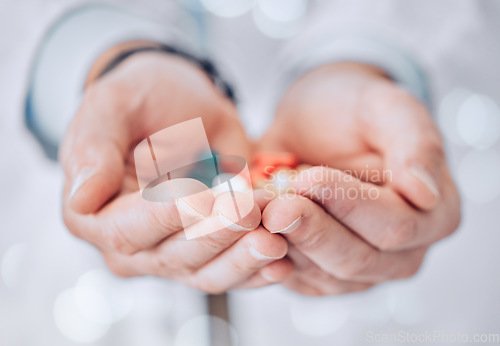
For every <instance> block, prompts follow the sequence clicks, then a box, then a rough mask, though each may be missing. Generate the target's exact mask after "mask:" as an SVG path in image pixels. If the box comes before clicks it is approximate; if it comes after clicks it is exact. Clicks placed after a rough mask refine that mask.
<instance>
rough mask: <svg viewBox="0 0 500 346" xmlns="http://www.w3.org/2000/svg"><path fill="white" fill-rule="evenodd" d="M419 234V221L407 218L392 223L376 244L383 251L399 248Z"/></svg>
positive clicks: (406, 244) (409, 242)
mask: <svg viewBox="0 0 500 346" xmlns="http://www.w3.org/2000/svg"><path fill="white" fill-rule="evenodd" d="M416 235H417V222H416V220H415V219H413V218H405V219H402V220H400V221H397V222H395V223H393V224H390V225H389V226H388V227H387V228H386V229H385V230H384V232H383V234H382V236H381V239H380V241H379V242H378V244H376V246H377V247H378V248H379V249H380V250H382V251H391V250H399V249H401V248H404V247H406V246H408V245H409V244H411V243H412V242H413V240H414V239H415V237H416Z"/></svg>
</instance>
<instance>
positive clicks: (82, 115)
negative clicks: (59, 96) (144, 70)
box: [60, 94, 129, 214]
mask: <svg viewBox="0 0 500 346" xmlns="http://www.w3.org/2000/svg"><path fill="white" fill-rule="evenodd" d="M117 106H118V105H117V104H116V103H114V102H113V98H112V97H110V98H107V100H103V98H102V96H98V97H95V96H94V95H93V94H92V96H90V97H85V98H84V101H83V102H82V106H81V107H80V109H79V110H78V111H77V113H76V115H75V118H74V119H73V122H72V124H71V126H70V128H69V130H68V132H67V134H66V138H65V140H64V143H63V145H62V147H61V152H60V160H61V163H62V165H63V168H64V171H65V175H66V186H67V188H66V189H65V195H64V199H65V202H66V203H68V204H69V206H70V207H71V208H72V209H73V210H74V211H75V212H78V213H81V214H88V213H94V212H96V211H97V210H99V209H100V208H101V207H102V206H103V205H104V204H105V203H106V201H108V200H109V199H110V198H111V197H112V196H113V195H115V194H116V193H117V192H118V191H119V189H120V187H121V186H122V183H123V176H124V168H125V167H124V162H125V160H124V158H125V154H126V152H127V147H128V142H129V141H128V131H127V129H126V126H125V122H124V121H120V120H119V119H118V118H119V116H120V114H122V113H121V112H119V109H118V107H117Z"/></svg>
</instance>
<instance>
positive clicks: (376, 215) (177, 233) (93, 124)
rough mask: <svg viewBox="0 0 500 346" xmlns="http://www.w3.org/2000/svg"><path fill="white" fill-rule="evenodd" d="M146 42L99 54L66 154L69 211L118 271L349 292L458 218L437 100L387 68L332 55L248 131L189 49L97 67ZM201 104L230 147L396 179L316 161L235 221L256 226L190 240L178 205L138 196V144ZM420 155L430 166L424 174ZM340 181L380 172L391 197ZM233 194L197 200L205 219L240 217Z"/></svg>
mask: <svg viewBox="0 0 500 346" xmlns="http://www.w3.org/2000/svg"><path fill="white" fill-rule="evenodd" d="M144 44H145V43H144V42H128V43H126V44H124V45H119V46H116V47H113V48H112V49H111V50H110V51H108V52H106V53H105V54H103V55H102V56H101V57H100V58H99V59H98V60H97V61H96V63H95V64H94V66H93V67H92V69H91V71H90V73H89V78H88V80H87V84H86V89H85V93H84V98H83V102H82V104H81V106H80V108H79V110H78V111H77V113H76V115H75V117H74V120H73V122H72V124H71V126H70V128H69V129H68V132H67V135H66V137H65V140H64V143H63V145H62V148H61V153H60V159H61V162H62V164H63V167H64V170H65V175H66V182H65V189H64V204H63V215H64V220H65V223H66V225H67V226H68V228H69V230H70V231H71V232H72V233H73V234H75V235H76V236H77V237H79V238H81V239H83V240H85V241H87V242H89V243H92V244H94V245H95V246H96V247H97V248H98V249H99V250H100V251H101V253H102V255H103V257H104V259H105V260H106V262H107V264H108V266H109V268H110V269H111V270H112V271H113V272H114V273H115V274H117V275H120V276H137V275H155V276H160V277H164V278H168V279H173V280H177V281H180V282H183V283H185V284H187V285H190V286H192V287H195V288H198V289H200V290H203V291H206V292H209V293H220V292H224V291H226V290H230V289H234V288H254V287H261V286H266V285H270V284H274V283H278V282H282V283H283V284H284V285H285V286H286V287H288V288H289V289H291V290H294V291H296V292H299V293H301V294H309V295H323V294H341V293H347V292H353V291H359V290H363V289H366V288H369V287H371V286H373V285H374V284H377V283H380V282H382V281H385V280H390V279H397V278H406V277H409V276H411V275H413V274H414V273H415V272H416V270H417V269H418V267H419V266H420V263H421V262H422V259H423V256H424V254H425V252H426V251H427V249H428V247H429V246H430V245H431V244H432V243H434V242H436V241H437V240H439V239H441V238H443V237H445V236H446V235H448V234H450V233H451V232H452V231H453V230H454V229H455V228H456V227H457V225H458V222H459V215H460V213H459V199H458V195H457V193H456V189H455V186H454V184H453V182H452V181H451V178H450V176H449V173H448V169H447V167H446V162H445V158H444V154H443V149H442V143H441V139H440V136H439V132H438V131H437V130H436V128H435V126H434V124H433V122H432V121H431V119H430V117H429V115H428V113H427V111H426V110H425V108H424V107H423V106H422V105H421V104H420V103H418V102H417V101H416V100H415V99H413V98H412V97H411V96H410V95H408V94H406V93H405V92H403V91H402V90H401V89H399V88H397V87H396V86H395V85H394V84H393V83H392V82H391V81H390V80H389V79H388V78H387V77H386V76H385V75H384V74H383V73H382V72H381V71H379V70H377V69H375V68H373V67H370V66H365V65H361V64H332V65H327V66H323V67H321V68H319V69H317V70H314V71H312V72H310V73H309V74H307V75H306V76H304V77H303V78H301V79H299V80H298V81H297V82H296V83H294V84H293V85H292V86H291V87H290V89H289V91H288V92H287V93H286V94H285V95H284V97H283V99H282V100H281V102H280V104H279V107H278V108H277V112H276V118H275V122H274V123H273V125H272V126H271V128H270V129H269V131H268V132H267V133H266V135H265V136H264V137H263V138H262V139H261V140H260V141H259V142H258V143H257V144H255V143H254V144H250V142H249V141H248V140H247V138H246V136H245V132H244V130H243V128H242V126H241V124H240V122H239V120H238V117H237V111H236V109H235V107H234V105H233V104H232V103H231V102H230V101H229V100H227V99H226V98H225V96H224V95H222V94H221V93H220V92H219V91H218V90H217V88H215V87H214V86H213V84H212V82H211V81H210V80H209V79H208V78H207V77H206V75H205V74H204V73H203V72H202V71H201V70H199V69H198V68H197V67H196V66H194V65H192V64H191V63H189V62H186V61H185V60H183V59H181V58H178V57H175V56H169V55H165V54H158V53H141V54H137V55H135V56H133V57H130V58H128V59H127V60H125V61H124V62H122V63H121V64H120V65H119V66H118V67H117V68H116V69H114V70H113V71H111V72H110V73H109V74H107V75H105V76H104V77H102V78H100V79H96V76H97V75H98V74H99V71H100V70H101V69H102V68H103V66H105V65H106V63H107V62H108V61H109V60H110V59H111V58H112V57H113V56H116V54H119V52H120V51H123V50H124V49H128V48H131V47H133V46H134V45H137V46H140V45H144ZM150 44H153V43H150ZM200 115H201V116H202V118H203V123H204V126H205V129H206V132H207V136H208V139H209V142H210V145H211V147H212V148H213V149H214V150H216V151H217V152H219V153H222V154H235V155H240V156H243V157H245V158H247V159H248V158H249V157H250V155H251V153H252V151H253V150H254V149H255V148H257V149H258V150H287V151H290V152H293V153H295V154H297V155H298V156H299V158H300V159H301V160H302V161H305V162H308V163H311V164H313V165H326V166H328V167H335V168H336V169H340V170H345V169H350V170H353V171H362V170H364V169H366V167H367V165H368V166H369V167H370V172H376V171H381V170H384V169H389V170H391V171H392V176H393V180H392V181H390V182H384V183H380V182H377V183H376V184H375V183H371V182H366V181H361V180H359V179H351V180H349V181H345V179H344V178H343V177H344V176H343V175H342V174H344V173H342V172H341V171H339V172H338V173H339V174H334V175H332V174H329V173H331V171H330V170H332V168H326V167H314V168H312V169H311V170H309V171H305V172H303V173H302V175H301V176H299V177H298V179H296V180H295V181H294V182H293V186H292V188H293V190H294V191H295V192H296V193H297V194H294V195H293V196H288V198H285V197H274V196H270V195H269V194H266V193H265V192H264V191H262V190H260V191H256V192H255V206H254V209H253V211H252V212H251V213H250V214H249V215H248V216H246V217H245V218H243V219H242V220H240V221H238V223H237V225H239V226H242V227H243V228H244V229H245V230H244V231H241V227H240V230H239V231H234V230H231V229H224V230H221V231H218V232H216V233H214V234H209V235H206V236H203V237H202V238H198V239H197V240H195V241H184V240H183V239H184V238H183V237H184V233H183V229H182V224H181V222H180V218H179V214H178V212H177V208H176V207H175V205H173V204H168V203H154V202H148V201H146V200H144V199H143V198H142V197H141V196H140V192H139V191H138V186H137V177H136V176H135V170H134V163H133V149H134V147H135V145H136V144H137V143H138V142H140V141H141V140H142V139H144V138H145V137H147V136H148V135H150V134H152V133H155V132H157V131H159V130H161V129H163V128H166V127H168V126H170V125H173V124H176V123H179V122H182V121H184V120H188V119H191V118H194V117H196V116H200ZM304 129H306V130H304ZM333 134H334V135H333ZM254 145H255V147H254ZM318 147H320V148H321V150H317V148H318ZM412 167H418V168H419V170H420V172H422V167H424V168H423V169H424V172H425V173H423V174H424V175H423V176H424V177H425V179H423V180H422V179H418V178H416V177H415V175H414V174H411V172H413V171H412ZM317 173H318V174H317ZM418 177H420V178H422V174H419V175H418ZM368 180H369V179H368ZM425 182H426V183H425ZM429 182H431V183H429ZM318 185H319V186H321V188H320V189H319V190H318V189H316V190H315V191H313V192H311V188H312V187H315V186H318ZM338 185H341V186H342V187H344V188H345V189H355V190H358V191H361V190H363V189H364V188H366V186H367V185H369V187H370V188H373V189H377V191H378V192H379V198H377V199H376V200H369V201H366V200H363V199H361V198H358V199H349V198H340V199H339V198H331V197H330V198H325V193H324V191H325V187H330V188H334V187H337V186H338ZM318 191H319V192H322V193H318ZM230 201H231V200H230V198H229V197H228V196H227V195H221V196H218V197H217V198H214V197H213V196H212V195H210V194H208V195H207V194H205V195H201V196H198V197H197V198H194V199H190V200H189V204H190V205H191V206H192V207H193V208H194V209H196V210H198V211H201V213H202V214H203V216H205V217H207V218H212V217H214V218H215V217H217V215H219V213H221V214H223V215H224V216H225V217H227V218H228V219H230V220H231V219H234V217H235V216H234V215H232V212H233V209H232V208H231V203H230ZM181 212H182V210H181ZM189 217H192V215H191V216H190V215H184V218H188V219H189ZM190 221H191V222H190V223H192V225H191V226H190V227H201V226H200V225H199V223H197V222H196V221H198V220H196V218H193V219H192V220H190ZM261 221H262V223H261ZM290 225H292V226H290ZM283 230H285V232H283ZM252 248H253V249H252ZM256 251H257V252H258V253H260V254H261V256H255V253H256Z"/></svg>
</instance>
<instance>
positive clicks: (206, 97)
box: [60, 53, 292, 293]
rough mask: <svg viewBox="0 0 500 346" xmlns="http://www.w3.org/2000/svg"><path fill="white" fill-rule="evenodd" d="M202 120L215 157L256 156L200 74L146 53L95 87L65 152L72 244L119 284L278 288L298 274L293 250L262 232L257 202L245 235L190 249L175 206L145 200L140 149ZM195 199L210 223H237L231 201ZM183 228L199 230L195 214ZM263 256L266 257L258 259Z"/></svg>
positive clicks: (222, 235) (216, 237)
mask: <svg viewBox="0 0 500 346" xmlns="http://www.w3.org/2000/svg"><path fill="white" fill-rule="evenodd" d="M96 64H97V65H105V64H103V63H102V61H98V62H97V63H96ZM91 75H96V73H93V74H91ZM199 115H202V119H203V123H204V126H205V129H206V132H207V136H208V139H209V142H210V145H211V147H212V148H213V149H214V150H216V151H217V152H219V153H221V154H235V155H240V156H243V157H245V158H248V156H249V153H250V146H249V142H248V140H247V139H246V136H245V132H244V131H243V128H242V126H241V124H240V122H239V120H238V118H237V112H236V108H235V107H234V105H233V104H232V103H231V102H230V101H229V100H228V99H227V98H226V97H225V96H224V95H222V94H221V93H220V92H219V91H218V89H217V88H215V86H214V85H213V83H212V82H211V81H210V80H209V78H208V77H207V76H206V75H205V73H204V72H203V71H201V70H200V69H199V68H198V67H196V66H195V65H193V64H191V63H189V62H187V61H185V60H183V59H182V58H179V57H176V56H171V55H166V54H159V53H142V54H138V55H136V56H133V57H130V58H129V59H127V60H126V61H124V62H123V63H122V64H120V65H119V66H118V67H117V68H116V69H114V70H113V71H111V72H110V73H109V74H107V75H105V76H104V77H103V78H100V79H97V80H92V78H90V79H89V81H88V82H87V87H86V90H85V93H84V98H83V101H82V104H81V106H80V108H79V109H78V111H77V113H76V114H75V117H74V119H73V121H72V123H71V126H70V127H69V129H68V132H67V134H66V137H65V139H64V142H63V144H62V148H61V152H60V160H61V163H62V165H63V167H64V171H65V175H66V182H65V188H64V197H63V200H64V202H63V215H64V221H65V223H66V225H67V226H68V228H69V230H70V231H71V232H72V233H73V234H74V235H76V236H77V237H79V238H81V239H83V240H85V241H87V242H89V243H92V244H94V245H95V246H96V247H97V248H98V249H99V250H100V251H101V253H102V255H103V257H104V259H105V261H106V262H107V265H108V266H109V268H110V269H111V271H112V272H114V273H115V274H117V275H119V276H136V275H155V276H160V277H164V278H168V279H174V280H177V281H180V282H183V283H185V284H187V285H190V286H192V287H195V288H197V289H200V290H203V291H206V292H210V293H219V292H224V291H226V290H229V289H232V288H236V287H246V288H251V287H260V286H265V285H269V284H272V283H275V282H279V281H281V280H283V279H284V278H286V277H287V276H288V275H289V273H290V272H291V270H292V266H291V263H290V261H289V260H288V259H286V258H284V257H285V255H286V253H287V250H288V244H287V242H286V241H285V239H284V238H283V237H282V236H280V235H277V234H271V233H269V232H268V231H267V230H265V229H264V228H263V227H262V226H259V225H260V221H261V209H260V207H259V205H258V202H259V196H258V195H257V196H256V198H255V200H256V204H255V206H254V208H253V210H252V211H251V212H250V214H249V215H247V216H246V217H245V218H243V219H242V220H240V221H238V223H237V225H238V226H241V227H240V229H238V230H236V231H235V230H231V229H223V230H221V231H218V232H216V233H213V234H209V235H206V236H203V237H200V238H197V239H196V240H194V241H185V236H184V231H183V227H182V223H181V222H180V215H179V213H178V212H177V208H176V206H175V205H174V204H172V203H155V202H149V201H146V200H145V199H143V198H142V196H141V195H140V192H139V188H138V184H137V177H136V175H135V168H134V163H133V149H134V147H135V145H136V144H137V143H138V142H139V141H141V140H142V139H144V138H145V137H146V136H148V135H150V134H152V133H155V132H157V131H159V130H161V129H163V128H166V127H168V126H169V125H173V124H176V123H179V122H182V121H184V120H188V119H191V118H194V117H197V116H199ZM198 197H199V198H190V199H189V200H188V203H189V204H190V206H191V207H193V208H194V209H195V210H201V211H202V213H203V214H204V216H206V217H208V218H216V217H218V214H219V213H220V214H222V215H224V216H225V217H226V218H227V219H229V220H231V219H233V220H234V219H236V218H235V216H234V215H232V213H234V211H233V209H234V207H233V205H232V200H231V198H230V197H229V196H228V195H227V194H223V195H220V196H219V197H217V198H214V196H213V195H212V194H211V193H209V194H208V195H207V194H201V195H200V196H198ZM190 217H191V218H193V219H192V220H189V218H190ZM184 219H187V220H188V221H187V222H188V223H193V225H192V226H190V227H201V226H200V225H198V224H197V223H196V222H195V221H197V220H196V218H195V217H194V216H193V215H190V214H189V213H186V215H184ZM241 229H243V231H242V230H241ZM252 248H253V250H252ZM257 252H258V253H259V254H261V255H260V256H257V257H256V256H254V255H252V254H255V253H257ZM220 273H224V275H220Z"/></svg>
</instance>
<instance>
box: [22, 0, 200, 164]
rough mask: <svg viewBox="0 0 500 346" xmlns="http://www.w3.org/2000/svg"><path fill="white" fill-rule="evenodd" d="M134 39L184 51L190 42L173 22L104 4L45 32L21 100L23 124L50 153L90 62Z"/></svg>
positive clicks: (71, 15)
mask: <svg viewBox="0 0 500 346" xmlns="http://www.w3.org/2000/svg"><path fill="white" fill-rule="evenodd" d="M136 39H145V40H152V41H156V42H162V43H166V44H169V45H174V46H176V47H179V46H181V48H182V49H186V50H188V51H192V50H194V46H195V45H194V44H193V43H192V42H190V41H189V37H187V35H185V34H184V33H183V32H181V31H179V30H176V29H175V28H174V27H173V26H172V23H168V25H166V24H163V23H157V22H154V21H152V20H150V19H146V18H143V17H140V16H138V15H137V14H133V13H131V12H128V11H127V10H125V9H123V8H118V7H115V6H112V5H105V4H92V5H86V6H81V7H78V8H76V9H74V10H72V11H70V12H69V13H66V14H65V15H64V16H63V17H62V18H61V19H60V20H59V21H58V22H56V23H55V24H54V25H53V27H52V28H51V29H50V30H49V32H48V33H47V35H46V36H45V39H44V41H43V42H42V43H41V45H40V47H39V49H38V52H37V54H36V56H35V59H34V64H33V68H32V73H31V79H30V84H29V92H28V99H27V104H26V119H27V124H28V127H29V128H30V129H31V130H32V131H33V132H34V134H35V135H36V136H37V137H38V139H39V140H40V141H41V142H42V144H43V146H44V148H45V150H46V152H47V154H48V155H49V156H51V157H55V155H56V150H57V146H58V144H59V142H60V140H61V139H62V138H63V136H64V133H65V131H66V129H67V127H68V125H69V123H70V121H71V119H72V116H73V114H74V112H75V111H76V109H77V108H78V106H79V103H80V101H81V97H82V94H83V86H84V82H85V79H86V76H87V73H88V72H89V70H90V67H91V65H92V63H93V62H94V61H95V59H96V58H97V57H98V56H99V55H100V54H102V53H103V52H104V51H105V50H107V49H108V48H110V47H111V46H113V45H116V44H117V43H120V42H125V41H130V40H136Z"/></svg>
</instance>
